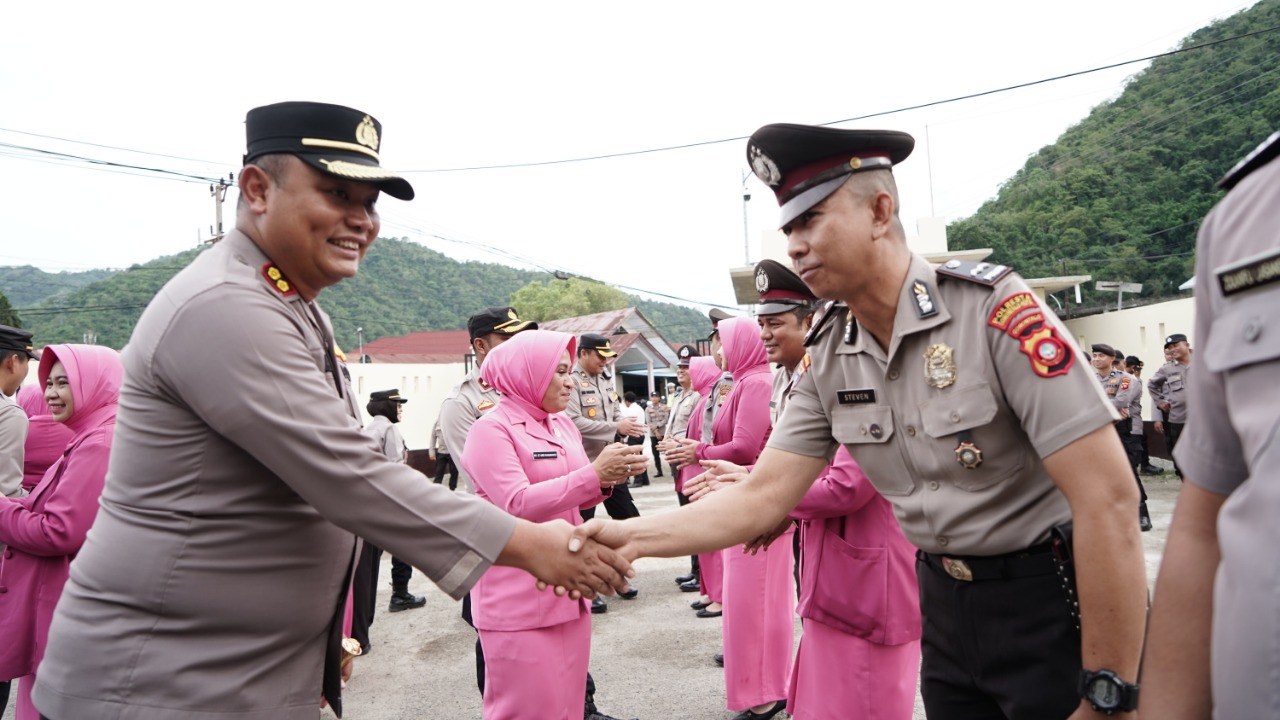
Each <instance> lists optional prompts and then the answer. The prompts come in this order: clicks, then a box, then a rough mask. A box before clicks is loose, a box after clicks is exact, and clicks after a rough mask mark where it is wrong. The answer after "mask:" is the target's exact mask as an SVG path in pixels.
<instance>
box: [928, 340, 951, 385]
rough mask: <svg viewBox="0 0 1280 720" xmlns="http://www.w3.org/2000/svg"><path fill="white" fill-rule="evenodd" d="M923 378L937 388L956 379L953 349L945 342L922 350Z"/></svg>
mask: <svg viewBox="0 0 1280 720" xmlns="http://www.w3.org/2000/svg"><path fill="white" fill-rule="evenodd" d="M924 379H925V380H926V381H928V383H929V384H930V385H931V386H933V387H936V388H938V389H939V390H941V389H943V388H945V387H947V386H949V385H951V384H952V383H954V382H955V381H956V359H955V349H954V348H952V347H951V346H950V345H947V344H946V343H938V344H937V345H930V346H929V349H928V350H925V351H924Z"/></svg>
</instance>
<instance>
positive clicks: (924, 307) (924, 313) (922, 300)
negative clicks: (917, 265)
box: [911, 280, 938, 320]
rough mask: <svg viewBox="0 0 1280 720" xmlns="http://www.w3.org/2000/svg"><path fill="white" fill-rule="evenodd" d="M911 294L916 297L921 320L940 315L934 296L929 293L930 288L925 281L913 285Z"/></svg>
mask: <svg viewBox="0 0 1280 720" xmlns="http://www.w3.org/2000/svg"><path fill="white" fill-rule="evenodd" d="M911 294H912V295H914V296H915V299H916V315H919V316H920V319H921V320H923V319H925V318H927V317H933V316H934V315H937V314H938V306H937V305H935V304H934V303H933V294H932V293H930V292H929V286H928V285H926V284H925V282H924V281H923V280H916V281H914V282H912V283H911Z"/></svg>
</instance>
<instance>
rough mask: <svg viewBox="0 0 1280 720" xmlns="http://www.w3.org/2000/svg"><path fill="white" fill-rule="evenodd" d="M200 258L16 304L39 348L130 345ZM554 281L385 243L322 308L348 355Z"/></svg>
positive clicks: (673, 315) (686, 322)
mask: <svg viewBox="0 0 1280 720" xmlns="http://www.w3.org/2000/svg"><path fill="white" fill-rule="evenodd" d="M200 252H201V249H193V250H189V251H187V252H183V253H179V254H177V255H171V256H168V257H163V258H159V259H156V260H153V261H151V262H149V263H146V264H144V265H135V266H133V267H131V268H129V269H128V270H125V271H123V272H119V273H116V274H114V275H111V276H110V277H107V278H106V279H103V280H101V281H99V282H95V283H92V284H90V285H87V286H85V287H83V288H80V289H78V290H73V291H72V292H70V293H67V294H65V295H62V296H59V297H56V298H52V299H49V300H46V301H45V302H43V303H41V304H38V305H36V306H34V307H32V306H25V305H19V304H17V303H14V306H15V307H16V308H17V309H18V311H19V314H20V315H21V316H22V320H23V323H24V324H25V325H26V326H27V327H29V328H30V329H31V330H32V331H33V332H34V333H35V335H36V340H37V342H38V343H39V344H41V345H47V344H50V343H59V342H83V340H84V337H85V335H86V333H93V334H94V335H96V339H97V342H98V343H99V344H102V345H108V346H110V347H115V348H119V347H123V346H124V344H125V342H126V341H127V340H128V338H129V335H130V333H132V332H133V326H134V324H135V323H137V321H138V317H139V316H140V315H141V314H142V310H143V308H144V307H146V304H147V303H148V302H150V300H151V298H152V297H153V296H154V295H155V293H156V292H157V291H158V290H159V289H160V288H161V286H163V285H164V283H166V282H168V281H169V279H170V278H172V277H173V276H174V275H176V274H177V273H178V271H179V270H181V269H182V268H184V267H186V266H187V265H188V264H189V263H190V262H191V261H192V260H194V259H195V257H196V255H198V254H199V253H200ZM55 277H57V276H55ZM546 278H547V275H546V274H545V273H539V272H532V271H528V270H517V269H515V268H510V267H507V266H505V265H497V264H494V263H479V262H458V261H456V260H452V259H450V258H448V257H446V256H444V255H442V254H440V253H438V252H435V251H434V250H430V249H428V248H425V247H423V246H421V245H418V244H415V243H412V242H408V241H405V240H396V239H386V238H383V239H379V240H378V242H377V243H375V244H374V246H373V247H372V248H371V249H370V250H369V254H368V255H367V256H366V257H365V260H364V263H363V264H362V266H361V268H360V274H359V275H358V276H357V277H356V278H354V279H352V280H349V281H346V282H343V283H340V284H338V285H336V286H334V287H331V288H329V289H327V290H325V291H324V294H323V295H321V305H323V307H324V308H325V310H327V311H328V312H329V315H330V316H331V317H332V318H333V326H334V334H335V335H336V337H337V341H338V344H339V345H341V346H342V347H343V348H348V349H349V348H354V347H356V346H357V344H358V342H359V338H358V335H357V333H356V328H364V340H365V342H369V341H371V340H374V339H376V338H379V337H383V336H385V335H404V334H407V333H410V332H414V331H418V330H453V329H459V328H464V327H466V322H467V317H468V316H470V315H471V314H472V313H474V312H476V310H477V309H478V308H483V307H489V306H494V305H506V304H507V300H508V298H509V297H510V295H511V293H513V292H515V291H516V290H518V289H520V288H521V287H522V286H524V285H525V284H526V283H528V282H529V281H530V280H534V279H539V280H545V279H546ZM6 291H7V288H6ZM634 300H635V304H636V306H637V307H639V308H640V310H641V312H643V313H644V314H645V316H646V317H648V318H649V319H650V320H651V321H652V322H653V323H654V324H655V325H657V326H658V329H659V330H661V331H662V332H663V333H664V334H665V335H667V337H668V339H670V340H672V341H673V342H681V341H685V340H689V339H692V338H694V337H698V336H705V335H706V334H707V332H709V331H710V325H709V323H708V322H707V318H706V316H705V315H703V314H702V313H699V312H697V311H696V310H692V309H690V308H687V307H683V306H680V305H674V304H671V303H658V302H651V301H647V300H641V299H640V298H634ZM668 332H669V333H670V334H668Z"/></svg>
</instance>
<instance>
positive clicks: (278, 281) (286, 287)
mask: <svg viewBox="0 0 1280 720" xmlns="http://www.w3.org/2000/svg"><path fill="white" fill-rule="evenodd" d="M262 277H264V278H266V279H267V282H268V283H270V284H271V287H273V288H275V289H276V290H277V291H278V292H279V293H280V294H281V295H284V296H286V297H287V296H289V295H293V294H296V293H297V292H298V291H297V290H295V289H294V287H293V284H292V283H290V282H289V279H288V278H286V277H285V276H284V273H282V272H280V268H278V267H276V266H275V263H267V264H266V265H263V266H262Z"/></svg>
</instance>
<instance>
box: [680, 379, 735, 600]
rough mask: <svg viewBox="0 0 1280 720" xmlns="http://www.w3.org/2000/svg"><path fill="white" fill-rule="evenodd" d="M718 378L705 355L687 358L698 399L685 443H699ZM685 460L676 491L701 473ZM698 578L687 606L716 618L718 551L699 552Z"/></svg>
mask: <svg viewBox="0 0 1280 720" xmlns="http://www.w3.org/2000/svg"><path fill="white" fill-rule="evenodd" d="M720 375H721V371H720V367H719V366H718V365H716V361H715V360H713V359H711V358H709V357H705V356H699V357H694V358H690V359H689V381H690V383H691V384H692V385H693V390H694V392H696V393H698V394H699V395H701V396H702V397H701V398H700V399H699V400H698V402H697V404H696V405H694V406H693V412H692V413H690V415H689V418H690V419H689V429H688V430H687V431H686V432H685V439H686V440H693V441H696V442H701V441H702V414H703V412H704V411H705V410H706V408H707V403H709V402H715V401H716V400H717V398H713V397H710V395H711V389H712V388H713V387H715V384H716V380H718V379H720ZM688 457H689V460H688V462H687V463H686V464H684V465H681V466H680V473H679V475H678V476H677V478H676V482H677V483H678V484H679V487H678V488H677V490H678V491H679V492H684V483H685V482H686V481H688V480H691V479H693V478H695V477H697V476H698V475H701V474H702V467H701V466H700V465H698V463H697V462H696V461H694V460H693V455H692V454H690V455H689V456H688ZM668 463H670V459H668ZM698 578H699V580H698V583H699V585H701V586H702V599H701V600H698V601H696V602H694V603H693V604H692V606H691V607H693V609H694V610H697V611H698V612H699V613H700V617H711V616H715V615H719V613H720V610H721V605H720V602H721V601H722V600H724V594H723V590H724V560H723V556H722V555H721V553H720V551H719V550H717V551H715V552H709V553H699V555H698Z"/></svg>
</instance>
